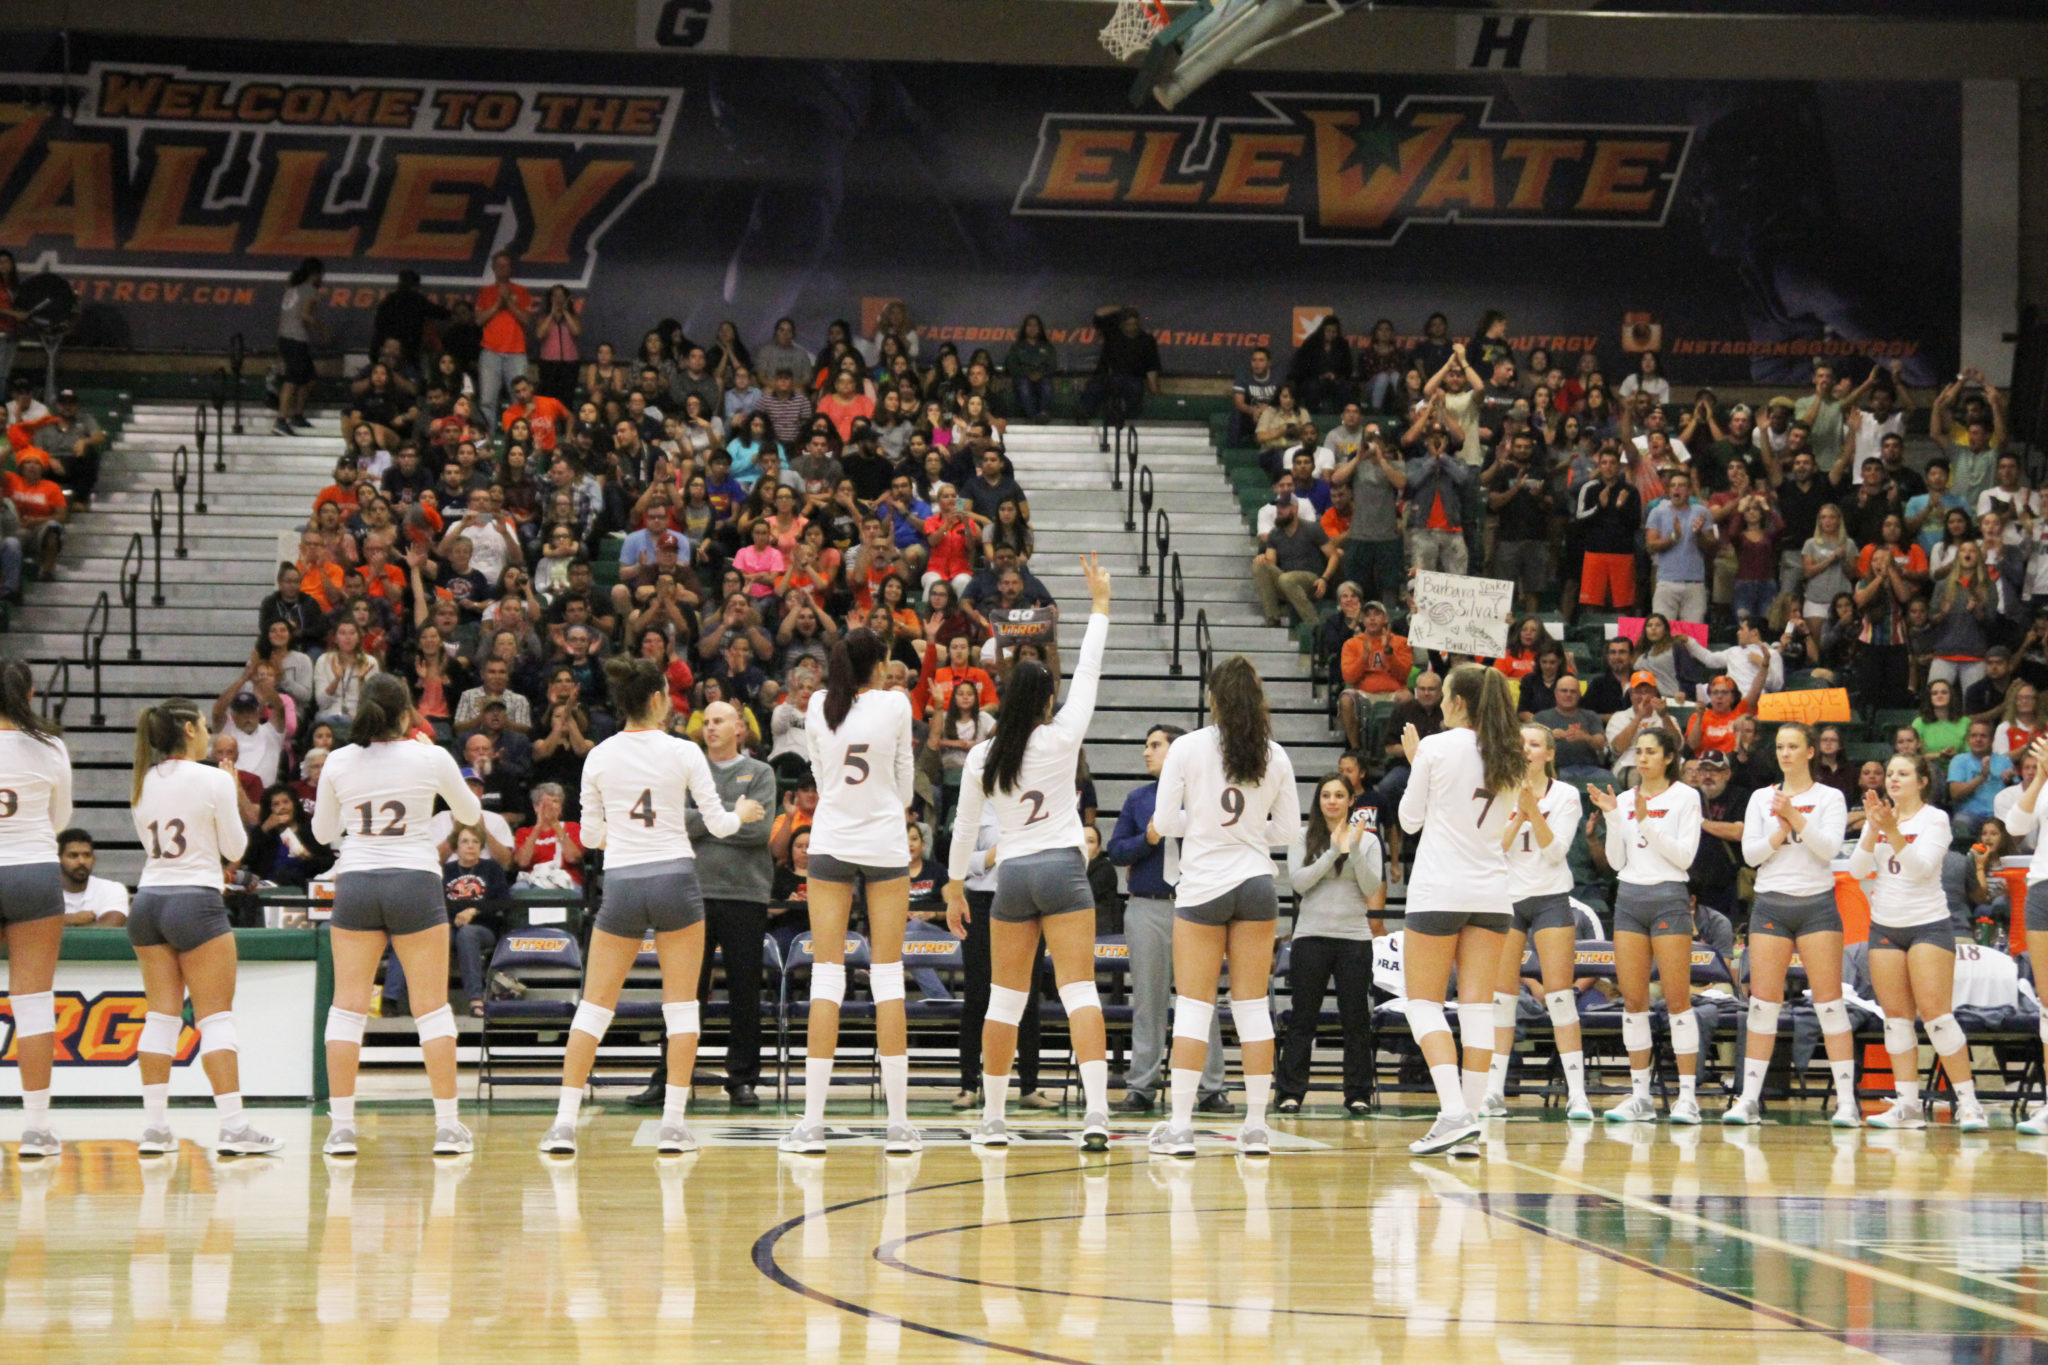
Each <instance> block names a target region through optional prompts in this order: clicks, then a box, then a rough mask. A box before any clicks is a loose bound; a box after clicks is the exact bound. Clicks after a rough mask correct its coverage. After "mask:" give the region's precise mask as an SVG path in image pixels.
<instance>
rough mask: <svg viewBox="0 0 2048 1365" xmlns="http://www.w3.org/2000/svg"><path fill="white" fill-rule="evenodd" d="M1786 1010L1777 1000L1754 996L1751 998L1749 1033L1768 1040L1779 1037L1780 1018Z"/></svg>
mask: <svg viewBox="0 0 2048 1365" xmlns="http://www.w3.org/2000/svg"><path fill="white" fill-rule="evenodd" d="M1784 1009H1785V1007H1784V1006H1783V1005H1781V1004H1779V1003H1778V1002H1777V1001H1775V1000H1765V999H1762V998H1761V997H1759V996H1754V995H1752V996H1751V997H1749V1031H1750V1032H1751V1033H1756V1034H1761V1035H1763V1036H1764V1037H1766V1038H1775V1037H1777V1036H1778V1016H1779V1015H1780V1014H1782V1013H1783V1012H1784Z"/></svg>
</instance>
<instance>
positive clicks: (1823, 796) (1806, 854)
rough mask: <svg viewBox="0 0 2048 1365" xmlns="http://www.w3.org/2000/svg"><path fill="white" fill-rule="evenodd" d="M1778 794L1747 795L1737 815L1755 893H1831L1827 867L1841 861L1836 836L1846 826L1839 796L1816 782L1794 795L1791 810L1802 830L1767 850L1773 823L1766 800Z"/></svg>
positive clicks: (1765, 790) (1770, 791) (1831, 879)
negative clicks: (1801, 821) (1801, 822)
mask: <svg viewBox="0 0 2048 1365" xmlns="http://www.w3.org/2000/svg"><path fill="white" fill-rule="evenodd" d="M1780 790H1781V788H1779V787H1765V788H1762V789H1761V790H1759V791H1756V792H1752V793H1751V794H1750V798H1749V809H1748V810H1746V811H1744V812H1743V815H1742V856H1743V858H1744V859H1745V860H1746V861H1747V862H1748V863H1749V865H1750V866H1751V867H1754V868H1755V869H1756V889H1757V890H1758V891H1769V892H1773V893H1775V894H1777V895H1780V896H1818V895H1820V894H1821V893H1822V892H1824V891H1832V890H1834V889H1835V873H1834V867H1833V864H1834V861H1835V859H1836V858H1838V857H1840V856H1841V852H1842V835H1843V833H1844V832H1845V831H1846V830H1847V829H1848V827H1849V808H1848V806H1846V805H1844V804H1843V802H1842V794H1841V793H1840V792H1838V791H1836V790H1835V789H1834V788H1833V787H1830V786H1827V785H1826V784H1825V783H1820V782H1816V783H1814V784H1813V785H1812V786H1810V787H1808V788H1807V789H1806V790H1805V791H1803V792H1800V793H1799V794H1798V795H1797V796H1794V797H1793V798H1792V805H1793V807H1794V808H1795V809H1796V810H1798V812H1799V813H1800V814H1801V815H1803V816H1805V817H1806V828H1805V830H1803V831H1801V832H1800V833H1797V834H1794V835H1793V836H1792V837H1791V838H1789V839H1787V840H1786V841H1785V842H1784V843H1782V844H1780V845H1779V846H1778V847H1777V848H1775V849H1773V848H1772V847H1771V831H1772V830H1774V829H1776V828H1777V825H1778V822H1777V818H1776V817H1775V816H1773V815H1772V814H1771V798H1772V797H1773V796H1775V795H1777V793H1778V792H1779V791H1780Z"/></svg>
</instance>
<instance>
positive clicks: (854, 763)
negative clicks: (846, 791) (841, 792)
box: [846, 744, 869, 787]
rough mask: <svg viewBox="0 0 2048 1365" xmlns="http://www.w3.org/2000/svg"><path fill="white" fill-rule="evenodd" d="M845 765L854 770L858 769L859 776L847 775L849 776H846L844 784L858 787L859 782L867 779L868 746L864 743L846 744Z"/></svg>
mask: <svg viewBox="0 0 2048 1365" xmlns="http://www.w3.org/2000/svg"><path fill="white" fill-rule="evenodd" d="M846 766H847V767H849V768H852V769H855V770H856V771H858V772H859V773H860V776H859V777H849V778H847V779H846V785H847V786H849V787H858V786H859V785H860V784H861V783H863V782H865V781H867V780H868V772H869V768H868V746H867V745H865V744H849V745H847V746H846Z"/></svg>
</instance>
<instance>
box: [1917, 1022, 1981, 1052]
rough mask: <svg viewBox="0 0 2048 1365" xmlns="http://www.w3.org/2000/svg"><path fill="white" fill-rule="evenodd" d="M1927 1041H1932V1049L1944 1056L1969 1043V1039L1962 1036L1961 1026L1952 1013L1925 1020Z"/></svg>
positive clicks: (1959, 1050) (1959, 1049)
mask: <svg viewBox="0 0 2048 1365" xmlns="http://www.w3.org/2000/svg"><path fill="white" fill-rule="evenodd" d="M1927 1041H1929V1042H1931V1043H1933V1044H1934V1050H1935V1051H1936V1052H1937V1053H1939V1054H1940V1055H1942V1056H1944V1057H1953V1056H1955V1055H1956V1054H1957V1053H1958V1052H1961V1051H1962V1050H1963V1049H1964V1048H1966V1047H1968V1046H1969V1045H1970V1040H1969V1039H1968V1038H1965V1037H1964V1036H1963V1026H1962V1025H1961V1024H1958V1023H1957V1022H1956V1017H1955V1016H1954V1015H1953V1014H1944V1015H1942V1016H1941V1017H1940V1018H1938V1019H1929V1020H1928V1021H1927Z"/></svg>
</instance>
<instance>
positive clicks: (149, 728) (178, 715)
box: [128, 697, 205, 802]
mask: <svg viewBox="0 0 2048 1365" xmlns="http://www.w3.org/2000/svg"><path fill="white" fill-rule="evenodd" d="M204 724H205V722H204V721H203V720H201V719H200V716H199V708H198V707H197V706H194V705H193V704H192V702H191V701H190V700H189V699H188V698H185V697H172V698H170V699H169V700H167V701H160V702H158V703H157V704H156V705H154V706H145V707H143V708H142V715H141V716H139V717H138V718H137V719H136V721H135V781H134V785H133V787H132V788H131V789H130V791H129V794H128V799H129V800H130V801H131V802H133V801H140V800H141V799H142V779H143V777H144V776H145V775H147V774H148V772H149V770H150V769H151V768H154V767H155V766H156V765H157V764H159V763H161V762H163V761H164V760H165V759H167V758H178V757H181V756H182V755H183V754H184V752H185V730H186V727H187V726H191V725H199V726H203V725H204Z"/></svg>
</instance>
